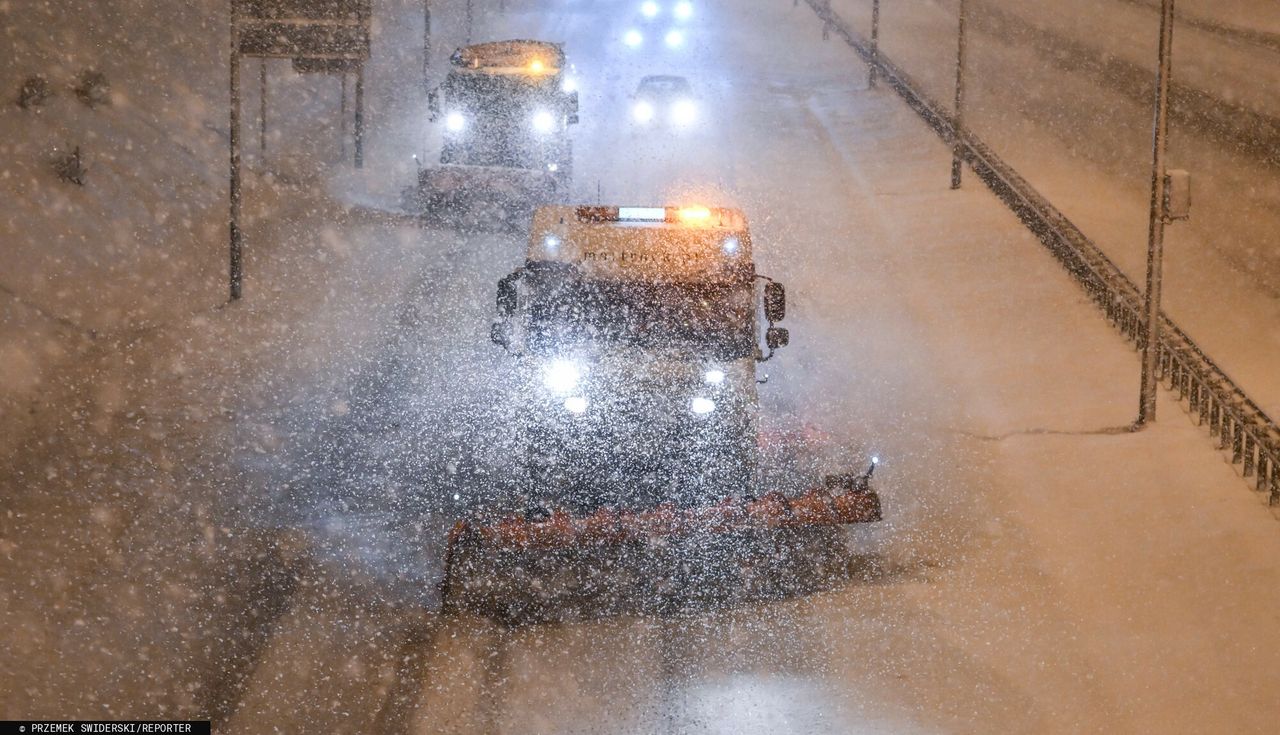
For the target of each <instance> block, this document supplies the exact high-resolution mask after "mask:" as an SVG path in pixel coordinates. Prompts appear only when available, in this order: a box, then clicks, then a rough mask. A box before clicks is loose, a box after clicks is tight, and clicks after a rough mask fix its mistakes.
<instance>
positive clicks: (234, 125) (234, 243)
mask: <svg viewBox="0 0 1280 735" xmlns="http://www.w3.org/2000/svg"><path fill="white" fill-rule="evenodd" d="M229 137H230V139H231V140H230V143H231V181H230V184H229V189H230V197H229V199H230V200H231V212H230V216H229V219H228V224H229V229H230V233H231V263H230V271H231V272H230V280H231V300H232V301H235V300H237V299H239V298H240V284H241V281H242V280H243V277H244V263H243V259H242V250H243V247H244V241H243V235H242V234H241V232H240V28H239V25H238V23H237V13H236V3H235V2H232V3H231V131H230V136H229Z"/></svg>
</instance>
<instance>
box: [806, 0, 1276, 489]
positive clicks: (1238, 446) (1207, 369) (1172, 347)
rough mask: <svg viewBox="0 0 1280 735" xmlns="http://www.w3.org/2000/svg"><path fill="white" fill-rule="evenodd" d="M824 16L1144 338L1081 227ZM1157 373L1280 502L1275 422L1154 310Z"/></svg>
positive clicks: (821, 2) (1124, 288)
mask: <svg viewBox="0 0 1280 735" xmlns="http://www.w3.org/2000/svg"><path fill="white" fill-rule="evenodd" d="M805 3H806V4H808V5H809V7H810V8H812V9H813V11H814V13H815V14H817V16H818V18H819V19H821V20H822V21H823V24H824V28H823V34H824V35H826V34H828V33H832V32H834V33H836V34H837V35H839V36H840V37H841V38H843V39H844V40H845V42H846V43H848V44H849V46H851V47H852V48H853V49H854V51H856V52H857V53H858V55H859V56H860V57H862V60H863V61H864V62H866V63H867V64H868V65H869V66H871V67H873V69H874V72H875V74H877V75H878V76H879V78H880V79H882V80H883V81H884V82H885V83H887V84H888V85H889V86H890V87H892V88H893V90H894V91H895V92H897V93H898V95H899V96H901V97H902V99H903V100H904V101H905V102H906V103H907V105H908V106H909V107H910V108H911V109H912V110H914V111H915V112H916V114H918V115H920V117H921V118H922V119H923V120H924V121H925V122H926V123H928V124H929V126H930V127H932V128H933V130H934V132H936V133H937V134H938V136H939V137H940V138H942V140H943V141H945V142H946V143H947V144H948V145H955V146H956V147H957V149H958V150H959V152H960V154H961V155H962V156H963V158H964V160H965V161H966V162H967V163H968V164H969V166H970V167H971V168H972V169H973V171H974V173H976V174H977V175H978V177H979V178H981V179H982V181H983V183H985V184H986V185H987V187H988V188H990V189H991V191H992V192H993V193H995V195H996V196H998V197H999V198H1000V199H1001V201H1003V202H1004V203H1005V204H1006V205H1007V206H1008V207H1009V208H1010V209H1011V210H1012V211H1013V213H1014V214H1015V215H1017V217H1018V219H1019V220H1021V221H1022V223H1023V224H1024V225H1026V227H1027V229H1029V230H1031V232H1032V233H1033V234H1035V235H1036V237H1037V238H1038V239H1039V240H1040V242H1041V243H1043V244H1044V245H1045V247H1047V248H1048V249H1049V251H1050V252H1051V253H1053V255H1054V257H1056V258H1057V259H1058V260H1059V261H1060V262H1061V263H1062V264H1063V266H1064V267H1066V269H1067V271H1068V272H1069V273H1071V275H1072V276H1074V277H1075V279H1076V280H1077V281H1078V282H1079V283H1080V285H1081V286H1083V287H1084V289H1085V291H1086V292H1087V293H1088V294H1089V296H1090V298H1092V299H1093V301H1094V302H1095V303H1096V304H1097V305H1098V306H1099V307H1101V308H1102V310H1103V312H1104V313H1105V314H1106V318H1107V320H1108V321H1110V322H1111V323H1112V324H1113V325H1114V326H1115V327H1116V328H1117V329H1119V330H1120V332H1121V334H1123V335H1124V336H1125V338H1127V339H1128V340H1129V341H1130V342H1132V343H1134V344H1135V345H1141V343H1142V341H1143V340H1144V339H1145V338H1146V329H1145V324H1144V319H1143V297H1142V293H1141V291H1139V289H1138V287H1137V286H1136V285H1134V283H1133V281H1131V280H1129V277H1128V276H1126V275H1125V274H1124V273H1123V272H1122V271H1121V270H1120V269H1119V268H1118V267H1117V266H1116V264H1115V263H1113V262H1112V261H1111V259H1110V258H1108V257H1107V256H1106V254H1105V253H1103V252H1102V250H1101V249H1100V248H1099V247H1098V246H1097V245H1096V244H1094V242H1093V241H1092V240H1090V239H1089V238H1088V236H1086V235H1085V234H1084V233H1083V232H1081V231H1080V228H1078V227H1076V226H1075V225H1074V224H1072V222H1071V221H1070V220H1069V219H1067V217H1066V216H1065V215H1064V214H1063V213H1062V212H1060V211H1058V209H1057V208H1056V207H1054V206H1053V205H1052V204H1051V203H1049V201H1048V200H1047V199H1045V198H1044V197H1043V196H1042V195H1041V194H1040V193H1039V192H1037V191H1036V190H1035V188H1034V187H1033V186H1031V184H1030V183H1028V182H1027V181H1026V179H1024V178H1022V176H1021V175H1019V174H1018V172H1017V171H1015V170H1014V169H1013V167H1011V166H1010V165H1009V164H1007V163H1005V162H1004V160H1003V159H1001V158H1000V157H999V156H998V155H997V154H996V153H995V151H993V150H992V149H991V147H990V146H988V145H987V144H986V143H984V142H983V141H982V139H981V138H979V137H978V136H977V135H975V134H974V133H973V132H971V131H967V130H964V131H957V129H956V126H955V124H954V122H953V120H952V116H951V113H949V112H947V111H946V110H945V109H944V108H943V107H942V106H941V105H940V104H938V102H937V101H935V100H933V99H931V98H930V97H929V96H928V95H926V94H925V93H924V92H923V91H921V88H920V87H919V85H917V84H916V83H915V82H914V81H913V80H912V79H911V77H910V76H909V75H908V74H907V73H906V72H904V71H903V70H902V69H900V68H899V67H898V66H897V65H896V64H894V63H893V62H892V61H891V60H890V59H889V58H888V57H886V55H885V53H884V50H883V49H881V48H873V47H872V46H871V45H870V44H869V43H868V42H867V41H866V39H864V38H863V37H862V36H860V35H859V34H858V33H856V32H855V31H853V30H852V29H850V27H849V25H848V24H847V23H846V22H845V21H844V19H842V18H841V17H840V16H839V15H838V14H837V13H836V12H835V11H833V10H832V9H831V7H830V4H829V2H827V1H826V0H805ZM1159 336H1160V341H1159V353H1158V357H1157V364H1158V366H1159V367H1158V375H1159V378H1160V380H1161V382H1162V384H1163V385H1164V386H1165V388H1167V389H1169V390H1171V391H1177V394H1178V400H1179V402H1180V403H1184V405H1185V407H1186V409H1187V411H1188V413H1189V414H1190V415H1191V417H1192V418H1193V419H1194V420H1195V421H1196V423H1197V424H1199V425H1205V424H1207V425H1208V430H1209V435H1210V436H1211V437H1217V438H1218V449H1220V450H1224V451H1229V452H1230V455H1231V461H1232V463H1233V464H1238V465H1240V466H1241V473H1242V475H1243V476H1244V477H1246V478H1248V477H1253V478H1255V487H1256V488H1257V490H1258V491H1260V492H1266V493H1267V494H1268V503H1269V504H1270V505H1271V506H1273V507H1275V506H1280V426H1277V425H1276V422H1275V421H1274V420H1273V419H1272V418H1271V417H1270V416H1268V415H1267V414H1266V413H1265V412H1264V411H1263V410H1262V409H1261V408H1259V407H1258V405H1257V404H1256V403H1254V402H1253V400H1252V399H1250V398H1249V396H1248V395H1246V394H1245V392H1244V391H1243V390H1241V388H1240V386H1238V385H1236V384H1235V382H1234V381H1232V380H1231V378H1230V377H1228V376H1227V374H1226V373H1225V372H1224V371H1223V370H1222V368H1220V367H1218V365H1217V363H1215V362H1214V361H1213V359H1212V358H1210V357H1209V356H1208V355H1207V354H1205V352H1204V350H1202V349H1200V347H1199V346H1197V345H1196V343H1195V342H1193V341H1192V340H1191V338H1190V337H1189V336H1187V334H1186V333H1185V332H1183V331H1182V329H1180V328H1179V327H1178V325H1176V324H1174V323H1173V321H1171V320H1170V319H1169V318H1168V316H1166V315H1164V314H1161V315H1160V335H1159Z"/></svg>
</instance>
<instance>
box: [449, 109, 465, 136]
mask: <svg viewBox="0 0 1280 735" xmlns="http://www.w3.org/2000/svg"><path fill="white" fill-rule="evenodd" d="M444 127H445V129H446V130H448V131H449V132H451V133H461V132H462V130H463V129H464V128H466V127H467V118H466V117H464V116H463V115H462V113H461V112H450V113H449V114H448V115H445V117H444Z"/></svg>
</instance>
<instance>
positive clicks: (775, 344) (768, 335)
mask: <svg viewBox="0 0 1280 735" xmlns="http://www.w3.org/2000/svg"><path fill="white" fill-rule="evenodd" d="M764 343H765V345H766V346H768V348H769V351H770V352H772V351H773V350H776V349H778V348H779V347H786V346H787V345H789V344H791V333H790V332H788V331H787V330H786V328H785V327H769V328H768V329H766V330H765V333H764Z"/></svg>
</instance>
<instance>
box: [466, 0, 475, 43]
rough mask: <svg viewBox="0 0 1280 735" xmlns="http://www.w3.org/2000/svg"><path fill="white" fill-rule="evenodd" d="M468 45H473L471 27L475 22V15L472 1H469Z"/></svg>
mask: <svg viewBox="0 0 1280 735" xmlns="http://www.w3.org/2000/svg"><path fill="white" fill-rule="evenodd" d="M466 10H467V43H468V44H470V43H471V27H472V24H473V22H474V21H475V15H474V12H473V11H472V8H471V0H467V9H466Z"/></svg>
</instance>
